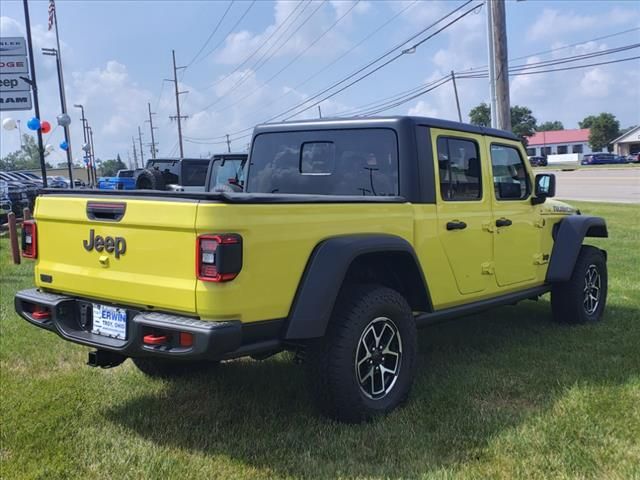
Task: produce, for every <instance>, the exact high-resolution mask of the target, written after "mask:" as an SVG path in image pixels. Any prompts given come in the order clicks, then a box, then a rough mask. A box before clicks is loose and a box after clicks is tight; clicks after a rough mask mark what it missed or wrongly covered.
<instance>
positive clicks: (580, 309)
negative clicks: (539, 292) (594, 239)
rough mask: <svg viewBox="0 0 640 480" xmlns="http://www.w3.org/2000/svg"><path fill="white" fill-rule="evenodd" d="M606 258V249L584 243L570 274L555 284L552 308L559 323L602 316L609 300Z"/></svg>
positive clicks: (585, 320) (589, 321) (552, 291)
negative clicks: (564, 279) (566, 278)
mask: <svg viewBox="0 0 640 480" xmlns="http://www.w3.org/2000/svg"><path fill="white" fill-rule="evenodd" d="M607 287H608V277H607V261H606V258H605V256H604V253H603V252H602V251H601V250H600V249H598V248H596V247H592V246H590V245H583V246H582V248H581V249H580V253H579V255H578V259H577V260H576V264H575V266H574V268H573V273H572V274H571V278H570V279H569V280H568V281H567V282H563V283H560V284H557V285H554V286H553V289H552V290H551V309H552V312H553V319H554V320H555V321H556V322H559V323H592V322H597V321H599V320H600V319H601V318H602V313H603V312H604V308H605V305H606V303H607Z"/></svg>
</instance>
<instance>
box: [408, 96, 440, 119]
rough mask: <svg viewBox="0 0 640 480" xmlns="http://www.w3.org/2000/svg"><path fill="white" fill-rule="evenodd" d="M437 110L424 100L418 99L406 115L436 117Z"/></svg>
mask: <svg viewBox="0 0 640 480" xmlns="http://www.w3.org/2000/svg"><path fill="white" fill-rule="evenodd" d="M438 114H439V110H438V109H437V108H434V107H433V106H430V105H429V104H427V102H426V101H425V100H418V102H417V103H416V104H415V105H414V106H413V107H411V108H409V111H408V112H407V115H414V116H418V117H438V116H439V115H438Z"/></svg>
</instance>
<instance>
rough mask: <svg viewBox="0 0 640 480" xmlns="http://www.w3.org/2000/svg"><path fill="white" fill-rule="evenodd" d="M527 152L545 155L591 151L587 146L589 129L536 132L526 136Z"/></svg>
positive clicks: (586, 152)
mask: <svg viewBox="0 0 640 480" xmlns="http://www.w3.org/2000/svg"><path fill="white" fill-rule="evenodd" d="M527 140H528V144H527V154H528V155H529V156H543V157H544V156H547V155H556V154H559V155H561V154H564V153H579V154H582V155H584V154H588V153H591V148H589V129H588V128H579V129H575V130H553V131H548V132H536V133H535V134H534V135H532V136H530V137H527Z"/></svg>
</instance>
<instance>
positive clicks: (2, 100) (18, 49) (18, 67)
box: [0, 37, 31, 111]
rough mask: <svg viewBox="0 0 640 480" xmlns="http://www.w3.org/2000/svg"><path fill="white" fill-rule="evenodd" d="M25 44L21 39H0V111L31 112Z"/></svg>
mask: <svg viewBox="0 0 640 480" xmlns="http://www.w3.org/2000/svg"><path fill="white" fill-rule="evenodd" d="M28 73H29V67H28V66H27V43H26V42H25V39H24V38H22V37H3V38H0V110H1V111H11V110H31V84H30V82H29V79H28V77H27V74H28Z"/></svg>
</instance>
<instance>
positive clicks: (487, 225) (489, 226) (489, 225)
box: [482, 222, 496, 233]
mask: <svg viewBox="0 0 640 480" xmlns="http://www.w3.org/2000/svg"><path fill="white" fill-rule="evenodd" d="M482 230H485V231H487V232H489V233H493V232H495V231H496V227H494V226H493V224H492V223H491V222H484V223H483V224H482Z"/></svg>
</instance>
